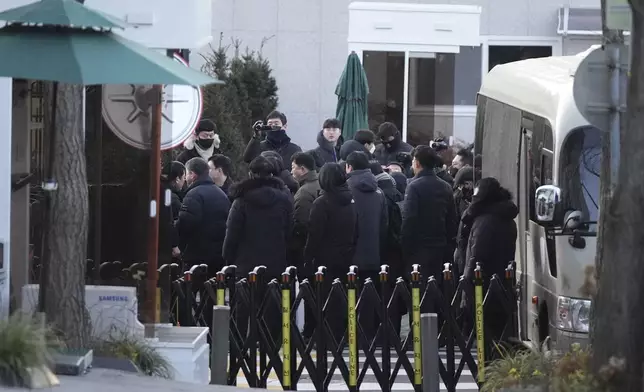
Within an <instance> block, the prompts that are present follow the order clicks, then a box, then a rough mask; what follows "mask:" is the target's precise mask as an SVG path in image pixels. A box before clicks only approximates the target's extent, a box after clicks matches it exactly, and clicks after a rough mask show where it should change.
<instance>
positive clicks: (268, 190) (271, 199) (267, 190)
mask: <svg viewBox="0 0 644 392" xmlns="http://www.w3.org/2000/svg"><path fill="white" fill-rule="evenodd" d="M230 198H231V199H233V200H234V199H242V200H244V201H245V202H247V203H249V204H252V205H255V206H257V207H260V208H269V207H271V206H273V205H275V203H277V202H279V201H283V200H288V195H287V194H286V193H285V192H284V182H283V181H282V180H280V179H279V178H276V177H266V178H250V179H248V180H244V181H242V182H239V183H237V184H234V185H233V186H232V187H231V190H230Z"/></svg>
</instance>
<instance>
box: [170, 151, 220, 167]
mask: <svg viewBox="0 0 644 392" xmlns="http://www.w3.org/2000/svg"><path fill="white" fill-rule="evenodd" d="M215 154H221V150H220V149H218V148H214V149H213V150H212V155H215ZM198 157H201V158H203V157H202V156H201V155H199V152H197V149H196V148H191V149H189V150H188V149H185V150H183V151H182V152H181V154H179V156H178V157H177V161H179V162H181V163H183V164H184V165H185V164H186V162H188V161H189V160H191V159H192V158H198Z"/></svg>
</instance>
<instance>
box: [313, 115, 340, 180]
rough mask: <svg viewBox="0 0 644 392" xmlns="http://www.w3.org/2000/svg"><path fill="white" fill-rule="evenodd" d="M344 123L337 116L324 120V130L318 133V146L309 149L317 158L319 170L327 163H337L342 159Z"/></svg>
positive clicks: (316, 162) (316, 164)
mask: <svg viewBox="0 0 644 392" xmlns="http://www.w3.org/2000/svg"><path fill="white" fill-rule="evenodd" d="M341 128H342V125H341V124H340V121H339V120H337V119H335V118H329V119H326V120H325V121H324V124H323V125H322V130H321V131H320V132H319V133H318V138H317V142H318V146H317V147H316V148H314V149H313V150H311V151H309V154H311V156H312V157H313V158H314V159H315V166H316V168H317V169H318V170H319V169H320V168H321V167H322V166H323V165H324V164H325V163H336V162H337V161H339V160H340V147H341V146H342V130H341Z"/></svg>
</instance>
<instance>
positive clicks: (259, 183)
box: [223, 156, 293, 280]
mask: <svg viewBox="0 0 644 392" xmlns="http://www.w3.org/2000/svg"><path fill="white" fill-rule="evenodd" d="M249 170H250V178H249V179H247V180H245V181H242V182H240V183H237V184H235V185H233V187H232V190H231V193H230V195H231V197H232V199H233V205H232V207H231V209H230V215H229V216H228V224H227V229H226V240H225V241H224V248H223V255H224V259H225V260H226V262H228V263H229V264H235V265H236V266H237V267H238V268H237V272H238V273H239V276H242V277H247V276H248V273H249V272H251V271H252V270H253V268H255V267H257V266H259V265H265V266H266V268H267V270H266V274H267V278H268V279H269V280H270V279H272V278H279V277H280V276H281V274H282V272H284V270H285V269H286V266H287V263H286V260H287V254H286V253H287V245H288V243H289V241H290V237H291V233H292V231H293V204H292V202H291V197H290V194H289V193H288V190H287V189H286V188H285V186H284V183H283V182H282V180H280V179H279V178H276V177H274V176H273V171H274V168H273V166H272V165H271V163H270V162H269V161H268V159H266V158H265V157H263V156H259V157H257V158H255V159H253V161H252V162H251V163H250V166H249Z"/></svg>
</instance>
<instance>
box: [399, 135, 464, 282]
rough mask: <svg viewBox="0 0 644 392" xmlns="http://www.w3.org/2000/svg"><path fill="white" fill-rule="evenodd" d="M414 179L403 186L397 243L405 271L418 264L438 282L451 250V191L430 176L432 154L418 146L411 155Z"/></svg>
mask: <svg viewBox="0 0 644 392" xmlns="http://www.w3.org/2000/svg"><path fill="white" fill-rule="evenodd" d="M412 155H413V161H412V167H413V170H414V173H415V177H414V178H413V179H412V180H411V181H410V182H409V185H407V190H406V194H405V201H404V203H403V211H402V216H403V222H402V229H401V242H402V251H403V259H404V264H405V270H406V271H411V267H412V265H413V264H420V266H421V273H422V274H423V276H425V277H429V276H432V275H434V276H435V277H436V278H437V279H439V280H440V274H441V271H442V269H443V263H445V262H450V261H451V258H452V255H453V253H454V249H455V241H456V231H457V228H458V226H457V225H458V218H457V217H456V209H455V206H454V196H453V195H452V188H451V187H450V186H449V185H448V184H447V183H446V182H445V181H443V180H441V179H439V178H438V177H437V176H436V173H435V172H434V167H435V166H436V160H437V155H436V152H435V151H434V150H433V149H432V148H431V147H429V146H418V147H416V149H415V150H414V152H413V154H412Z"/></svg>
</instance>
